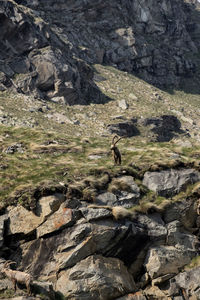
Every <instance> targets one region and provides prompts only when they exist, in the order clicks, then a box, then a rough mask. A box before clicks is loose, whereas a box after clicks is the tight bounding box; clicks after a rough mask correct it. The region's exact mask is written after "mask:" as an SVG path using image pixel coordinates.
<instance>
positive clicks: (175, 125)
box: [138, 115, 183, 142]
mask: <svg viewBox="0 0 200 300" xmlns="http://www.w3.org/2000/svg"><path fill="white" fill-rule="evenodd" d="M138 124H139V125H142V126H145V127H147V128H148V133H147V134H148V135H149V134H150V133H152V134H153V135H152V136H151V139H152V140H154V141H157V142H168V141H170V140H171V139H172V138H173V137H174V136H175V135H177V134H180V133H182V132H183V131H182V130H181V122H180V121H179V120H178V119H177V117H175V116H174V115H163V116H161V117H154V118H146V119H140V120H138Z"/></svg>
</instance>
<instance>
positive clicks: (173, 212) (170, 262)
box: [0, 169, 200, 300]
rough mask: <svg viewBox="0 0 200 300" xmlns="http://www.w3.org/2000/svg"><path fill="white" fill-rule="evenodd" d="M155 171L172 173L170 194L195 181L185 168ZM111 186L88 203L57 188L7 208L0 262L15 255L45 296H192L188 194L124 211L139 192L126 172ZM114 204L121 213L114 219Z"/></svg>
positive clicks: (192, 215)
mask: <svg viewBox="0 0 200 300" xmlns="http://www.w3.org/2000/svg"><path fill="white" fill-rule="evenodd" d="M163 172H167V173H164V175H163ZM149 173H150V172H149ZM157 173H158V174H157V176H158V177H160V178H162V177H163V176H169V174H171V176H172V175H173V176H175V178H174V177H173V180H172V181H173V189H170V193H171V195H172V191H173V192H174V193H178V192H179V191H181V189H182V187H183V186H184V187H185V186H186V185H188V184H191V183H194V182H195V181H196V180H197V179H199V174H198V172H197V171H195V170H193V169H185V170H171V171H160V172H157ZM166 174H167V175H166ZM148 175H151V176H149V178H153V175H154V174H148ZM176 178H179V180H175V179H176ZM146 179H147V175H146V174H145V175H144V180H146ZM191 180H193V181H191ZM168 181H170V179H168ZM180 182H181V184H180ZM116 184H117V185H116ZM120 184H121V185H120ZM116 186H118V190H117V192H116V191H115V192H114V191H113V193H112V192H108V191H107V192H105V191H102V192H101V193H100V194H99V195H98V196H97V199H96V207H94V205H93V207H90V206H89V205H88V204H89V203H87V202H86V200H84V199H78V198H76V197H74V198H68V199H66V196H65V195H63V194H60V193H55V194H52V195H50V196H45V197H42V198H40V199H39V200H38V203H37V205H36V207H35V208H34V211H35V213H33V212H32V211H28V210H27V209H25V208H23V207H21V206H16V207H11V206H10V207H8V208H7V209H6V211H5V214H3V215H2V216H1V237H0V253H1V263H0V268H1V267H2V266H3V261H4V260H5V259H10V260H13V261H15V262H16V265H17V269H18V270H23V271H25V272H28V273H30V274H31V276H32V277H33V280H34V281H33V283H32V290H33V291H34V293H41V294H42V295H43V296H44V295H45V297H46V298H45V299H55V298H56V297H59V296H61V297H62V298H63V299H77V300H79V299H89V300H90V299H91V300H92V299H97V300H104V299H108V300H112V299H113V300H114V299H121V300H126V299H134V300H135V299H142V300H145V299H151V298H152V297H153V298H152V299H155V300H159V299H169V297H171V298H172V299H176V297H178V296H179V295H182V294H184V295H186V296H187V297H191V296H193V295H194V296H195V297H196V298H194V299H199V292H200V290H199V267H198V268H195V269H194V272H193V271H184V267H185V266H186V265H189V264H190V262H191V260H192V259H193V258H194V259H195V260H198V254H199V238H198V236H199V228H197V226H198V215H197V210H196V195H195V196H194V198H191V199H187V198H186V199H182V200H181V201H174V202H173V201H171V204H170V205H168V207H167V209H166V211H164V212H163V211H162V213H161V212H159V210H157V211H155V210H154V212H151V213H149V214H144V213H139V212H136V211H132V210H129V208H130V207H134V206H135V205H136V206H138V201H139V200H140V198H141V197H142V195H141V194H140V189H139V187H138V185H137V184H136V183H135V182H134V179H133V177H132V176H119V177H118V178H116V177H115V178H113V180H112V181H111V186H110V187H109V188H111V187H112V188H116ZM158 186H162V185H161V184H159V185H158ZM123 188H126V191H124V190H123ZM160 191H164V192H166V190H165V189H163V190H162V189H161V190H160ZM167 191H169V189H168V190H167ZM125 192H126V193H127V194H124V193H125ZM166 195H167V196H168V195H169V194H168V193H166ZM68 197H69V196H68ZM168 202H169V201H168ZM101 205H103V207H101ZM116 205H117V207H118V208H119V205H122V207H121V209H123V212H124V211H125V212H126V214H125V212H124V214H123V217H122V218H121V219H118V220H116V219H115V218H114V213H113V209H114V208H116ZM126 208H128V209H126ZM195 227H196V228H195ZM181 271H182V272H181ZM6 289H12V287H11V285H10V281H9V280H8V279H3V275H2V277H1V279H0V294H1V292H2V291H4V290H6ZM186 296H185V297H186ZM27 299H28V298H27ZM36 299H41V297H40V296H38V297H36V298H35V297H33V300H36Z"/></svg>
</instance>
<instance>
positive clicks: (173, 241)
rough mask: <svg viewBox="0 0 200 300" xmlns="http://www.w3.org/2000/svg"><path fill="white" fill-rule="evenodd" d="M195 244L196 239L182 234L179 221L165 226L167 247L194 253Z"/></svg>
mask: <svg viewBox="0 0 200 300" xmlns="http://www.w3.org/2000/svg"><path fill="white" fill-rule="evenodd" d="M197 244H198V239H197V237H196V236H195V235H193V234H190V233H188V232H184V231H183V229H182V226H181V223H180V221H173V222H170V223H168V224H167V245H169V246H174V247H176V248H179V249H189V250H193V251H195V250H196V246H197Z"/></svg>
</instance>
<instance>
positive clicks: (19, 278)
mask: <svg viewBox="0 0 200 300" xmlns="http://www.w3.org/2000/svg"><path fill="white" fill-rule="evenodd" d="M13 263H15V262H13V261H10V260H8V261H6V262H5V263H4V265H3V267H2V269H1V272H2V273H4V274H5V275H6V276H7V277H8V278H9V279H10V280H11V281H12V283H13V286H14V290H15V292H16V287H17V283H18V282H19V283H23V284H25V285H26V288H27V292H28V295H30V292H31V289H30V283H31V275H30V274H28V273H25V272H21V271H16V270H11V269H10V268H9V265H11V264H13Z"/></svg>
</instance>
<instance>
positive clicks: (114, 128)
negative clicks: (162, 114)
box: [107, 121, 139, 137]
mask: <svg viewBox="0 0 200 300" xmlns="http://www.w3.org/2000/svg"><path fill="white" fill-rule="evenodd" d="M107 129H108V131H109V132H110V134H117V135H118V136H124V137H132V136H137V135H139V130H138V129H137V127H136V126H135V125H134V123H132V122H131V121H124V122H120V123H115V124H109V125H108V126H107Z"/></svg>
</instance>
